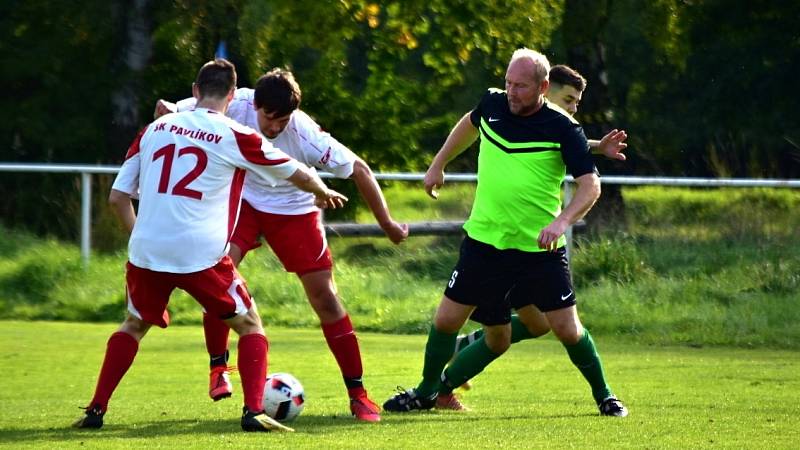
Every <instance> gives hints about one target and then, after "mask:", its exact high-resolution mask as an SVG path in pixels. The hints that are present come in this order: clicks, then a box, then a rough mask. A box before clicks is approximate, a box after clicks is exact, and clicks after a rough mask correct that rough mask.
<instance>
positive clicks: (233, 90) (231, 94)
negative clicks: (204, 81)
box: [227, 87, 236, 102]
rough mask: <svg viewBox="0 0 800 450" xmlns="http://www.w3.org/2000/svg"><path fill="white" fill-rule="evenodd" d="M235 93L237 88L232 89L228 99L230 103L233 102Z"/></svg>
mask: <svg viewBox="0 0 800 450" xmlns="http://www.w3.org/2000/svg"><path fill="white" fill-rule="evenodd" d="M234 92H236V88H235V87H232V88H231V90H230V91H229V92H228V98H227V100H228V102H230V101H231V100H233V94H234Z"/></svg>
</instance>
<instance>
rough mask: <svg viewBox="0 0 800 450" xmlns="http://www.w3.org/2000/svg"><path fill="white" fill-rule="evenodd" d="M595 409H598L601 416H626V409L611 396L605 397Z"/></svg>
mask: <svg viewBox="0 0 800 450" xmlns="http://www.w3.org/2000/svg"><path fill="white" fill-rule="evenodd" d="M597 407H598V408H599V409H600V415H601V416H613V417H625V416H627V415H628V408H626V407H625V405H623V404H622V402H621V401H619V399H617V398H616V397H613V396H612V397H607V398H606V399H605V400H603V401H602V402H600V404H599V405H597Z"/></svg>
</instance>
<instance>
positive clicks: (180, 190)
mask: <svg viewBox="0 0 800 450" xmlns="http://www.w3.org/2000/svg"><path fill="white" fill-rule="evenodd" d="M184 155H194V156H195V157H196V158H197V160H196V162H195V165H194V168H193V169H192V170H190V171H189V173H187V174H186V175H185V176H184V177H183V178H181V179H180V180H178V182H177V183H175V186H174V187H173V188H172V192H171V194H172V195H180V196H182V197H189V198H193V199H195V200H200V199H202V198H203V193H202V192H200V191H196V190H194V189H189V188H188V186H189V183H191V182H192V181H194V180H195V179H197V177H199V176H200V175H201V174H202V173H203V171H204V170H206V166H208V155H206V152H204V151H203V149H201V148H199V147H192V146H190V147H183V148H181V149H180V150H178V158H180V157H182V156H184ZM159 158H164V163H163V164H162V166H161V178H159V180H158V192H159V193H161V194H166V193H167V188H168V187H169V179H170V175H171V173H172V163H173V161H174V160H175V144H169V145H165V146H164V147H161V148H160V149H158V151H156V152H155V153H153V161H156V160H157V159H159Z"/></svg>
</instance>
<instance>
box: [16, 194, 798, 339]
mask: <svg viewBox="0 0 800 450" xmlns="http://www.w3.org/2000/svg"><path fill="white" fill-rule="evenodd" d="M409 187H410V185H408V184H395V185H392V186H389V187H388V188H387V189H386V196H387V199H388V201H389V203H390V204H391V205H392V208H393V214H394V215H395V216H396V218H397V219H398V220H402V221H409V222H412V221H420V220H439V219H454V218H464V217H465V216H467V215H468V211H469V205H470V199H471V196H472V190H473V189H474V185H472V184H468V183H467V184H464V183H462V184H457V183H450V184H448V185H447V186H446V188H445V189H443V190H442V195H441V198H440V200H439V201H436V202H434V201H431V200H430V199H427V198H426V197H425V194H424V192H423V191H422V190H421V189H416V188H415V189H410V188H409ZM417 187H418V186H417ZM623 194H624V197H625V202H626V214H625V223H621V224H617V225H615V226H611V227H609V229H606V230H604V231H601V232H600V233H598V234H597V235H591V236H589V235H585V234H583V235H579V236H577V244H578V245H577V247H576V251H575V253H574V256H573V259H572V268H573V274H574V280H575V283H576V292H577V294H578V302H579V304H580V306H579V309H580V311H581V318H582V320H583V321H584V323H585V324H586V325H587V326H588V327H589V328H590V329H591V330H592V332H593V333H597V334H601V335H617V336H628V337H630V338H632V339H635V340H636V341H638V342H642V343H648V344H666V345H671V344H683V345H690V346H703V345H726V346H737V347H747V348H784V349H800V304H799V303H798V300H800V297H798V294H797V293H798V292H800V226H798V224H800V191H799V190H787V189H678V188H669V189H668V188H662V187H641V188H625V190H624V191H623ZM358 220H359V221H362V222H372V221H373V219H371V218H370V217H369V216H368V213H365V212H364V211H361V210H359V211H358ZM114 226H115V227H116V226H117V225H116V224H114ZM98 228H100V227H99V226H98ZM96 237H98V236H96ZM460 239H461V238H460V237H459V236H452V237H425V236H412V237H411V238H410V239H409V240H408V241H407V242H405V243H403V245H401V246H394V245H392V244H391V243H389V241H388V240H387V239H383V238H336V239H331V240H330V243H331V248H332V251H333V254H334V257H335V262H336V266H335V272H334V273H335V277H336V280H337V284H338V286H339V293H340V296H341V298H342V299H343V301H344V302H345V304H346V305H347V309H348V311H349V313H350V315H351V316H352V318H353V322H354V323H355V324H356V326H357V327H358V329H359V330H362V331H378V332H389V333H405V334H418V333H425V332H427V329H428V326H429V325H430V320H431V316H432V313H433V311H434V309H435V307H436V304H437V303H438V301H439V298H440V296H441V292H442V289H443V280H446V279H448V278H449V276H450V271H451V270H452V267H453V264H454V263H455V261H456V259H457V255H458V245H459V243H460ZM95 242H96V243H97V244H98V245H99V242H97V240H96V241H95ZM79 255H80V253H79V249H78V247H77V246H76V245H74V244H70V243H65V242H63V241H58V240H55V239H42V238H38V237H35V236H32V235H30V234H27V233H24V232H19V231H11V230H3V229H0V319H8V320H63V321H93V322H100V321H106V322H108V321H110V322H119V321H120V320H121V319H122V317H123V314H124V301H125V300H124V290H123V280H124V269H123V267H124V263H125V258H126V255H125V252H124V251H116V252H112V253H104V252H96V253H94V254H93V255H92V262H91V265H90V266H89V268H88V269H86V270H84V269H83V267H82V265H81V261H80V256H79ZM241 271H242V273H243V275H244V276H245V277H246V279H247V280H248V285H249V287H250V289H251V292H252V293H253V295H254V296H255V297H256V299H258V301H259V304H260V305H261V306H262V308H261V313H262V315H264V318H265V321H266V322H267V323H269V324H271V325H281V326H286V327H315V326H316V323H317V320H316V317H314V315H313V313H312V312H311V309H310V307H309V306H308V303H307V301H306V300H305V294H304V292H303V289H302V287H301V286H300V284H299V283H298V282H297V280H296V277H295V276H294V275H291V274H287V273H286V272H285V271H284V270H283V267H281V265H280V263H279V262H278V261H277V260H276V258H275V257H274V256H273V255H272V253H271V252H270V251H269V250H268V249H264V248H262V249H258V250H256V251H254V252H252V253H251V254H249V255H248V256H247V258H246V259H245V260H244V262H243V264H242V267H241ZM173 299H175V301H173V302H172V303H171V304H170V310H171V314H172V318H173V321H174V323H176V324H192V323H194V324H197V323H199V321H200V314H199V313H198V309H197V307H196V306H195V304H194V302H192V301H190V300H189V299H188V298H186V295H184V294H182V293H179V292H176V294H175V295H174V296H173Z"/></svg>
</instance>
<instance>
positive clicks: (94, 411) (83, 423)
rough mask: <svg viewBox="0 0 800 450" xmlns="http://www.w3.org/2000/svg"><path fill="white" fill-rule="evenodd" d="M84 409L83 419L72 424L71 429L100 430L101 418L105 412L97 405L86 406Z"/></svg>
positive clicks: (101, 425)
mask: <svg viewBox="0 0 800 450" xmlns="http://www.w3.org/2000/svg"><path fill="white" fill-rule="evenodd" d="M81 409H85V410H86V412H85V413H84V415H83V417H81V418H80V419H78V420H76V421H75V422H73V423H72V427H73V428H95V429H96V428H102V427H103V416H104V415H105V413H106V412H105V411H103V408H102V407H100V405H99V404H97V403H95V404H94V405H91V406H87V407H86V408H81Z"/></svg>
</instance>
